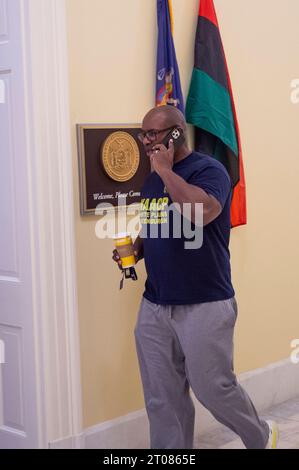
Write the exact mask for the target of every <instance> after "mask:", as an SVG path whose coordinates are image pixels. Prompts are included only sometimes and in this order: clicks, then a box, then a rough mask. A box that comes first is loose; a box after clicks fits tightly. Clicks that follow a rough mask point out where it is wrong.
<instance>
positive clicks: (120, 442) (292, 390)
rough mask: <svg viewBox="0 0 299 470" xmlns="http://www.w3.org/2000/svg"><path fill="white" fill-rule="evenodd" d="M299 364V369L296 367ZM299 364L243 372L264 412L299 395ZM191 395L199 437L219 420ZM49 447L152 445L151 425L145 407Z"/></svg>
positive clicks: (244, 381) (246, 386) (283, 363)
mask: <svg viewBox="0 0 299 470" xmlns="http://www.w3.org/2000/svg"><path fill="white" fill-rule="evenodd" d="M296 367H297V369H295V368H296ZM298 372H299V364H293V363H292V362H291V361H290V358H288V359H285V360H282V361H279V362H276V363H274V364H270V365H268V366H266V367H262V368H260V369H255V370H253V371H250V372H246V373H243V374H240V375H239V376H238V381H239V382H240V383H241V385H242V387H244V389H245V390H246V391H247V392H248V394H249V396H250V397H251V399H252V401H253V403H254V405H255V407H256V409H257V410H258V411H259V412H261V411H264V410H266V409H268V408H270V407H272V406H275V405H278V404H280V403H283V402H284V401H287V400H291V399H292V398H295V397H296V396H299V373H298ZM191 396H192V399H193V402H194V405H195V409H196V420H195V439H196V438H198V437H200V436H201V435H203V434H204V433H205V432H207V431H210V430H211V429H215V428H216V427H217V426H219V423H218V422H217V421H216V420H215V419H214V418H213V416H212V415H211V414H210V413H209V412H208V411H207V410H206V409H205V408H204V407H203V406H202V405H201V404H200V403H199V402H198V400H197V399H196V398H195V396H194V394H193V392H192V391H191ZM49 448H51V449H58V448H60V449H61V448H81V449H148V448H149V426H148V418H147V414H146V411H145V409H143V410H140V411H136V412H134V413H130V414H128V415H126V416H121V417H120V418H117V419H113V420H111V421H106V422H104V423H100V424H97V425H95V426H92V427H90V428H87V429H85V430H84V431H83V432H82V433H81V434H80V435H79V436H73V437H72V436H71V437H68V438H66V439H61V440H59V441H54V442H51V443H50V444H49Z"/></svg>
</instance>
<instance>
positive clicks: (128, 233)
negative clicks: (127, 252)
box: [112, 232, 131, 240]
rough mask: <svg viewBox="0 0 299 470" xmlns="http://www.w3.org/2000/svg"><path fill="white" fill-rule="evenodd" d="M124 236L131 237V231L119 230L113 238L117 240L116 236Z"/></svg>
mask: <svg viewBox="0 0 299 470" xmlns="http://www.w3.org/2000/svg"><path fill="white" fill-rule="evenodd" d="M125 237H131V232H120V233H117V234H116V235H113V237H112V238H113V240H117V239H118V238H125Z"/></svg>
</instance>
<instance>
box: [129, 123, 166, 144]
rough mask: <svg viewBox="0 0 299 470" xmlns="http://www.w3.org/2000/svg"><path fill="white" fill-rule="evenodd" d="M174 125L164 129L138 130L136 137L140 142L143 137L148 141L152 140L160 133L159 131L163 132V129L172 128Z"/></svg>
mask: <svg viewBox="0 0 299 470" xmlns="http://www.w3.org/2000/svg"><path fill="white" fill-rule="evenodd" d="M174 127H175V126H171V127H167V128H166V129H150V130H149V131H143V132H139V133H138V134H137V137H138V139H139V140H140V142H143V140H144V138H145V137H146V138H147V139H148V140H149V141H151V142H153V141H154V140H156V139H157V136H158V135H159V134H160V133H161V132H165V131H170V129H173V128H174Z"/></svg>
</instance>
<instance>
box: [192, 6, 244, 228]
mask: <svg viewBox="0 0 299 470" xmlns="http://www.w3.org/2000/svg"><path fill="white" fill-rule="evenodd" d="M186 119H187V122H189V123H190V124H193V125H194V126H195V150H197V151H201V152H204V153H208V154H209V155H211V156H212V157H214V158H216V159H217V160H219V161H221V162H222V163H223V165H224V166H225V167H226V169H227V171H228V173H229V175H230V177H231V180H232V183H233V197H232V203H231V226H232V227H236V226H238V225H244V224H246V222H247V218H246V187H245V177H244V168H243V160H242V149H241V141H240V133H239V126H238V120H237V114H236V110H235V105H234V99H233V93H232V86H231V81H230V77H229V72H228V67H227V63H226V58H225V53H224V49H223V45H222V40H221V36H220V31H219V26H218V21H217V16H216V11H215V7H214V3H213V0H200V7H199V16H198V24H197V31H196V39H195V64H194V69H193V73H192V79H191V85H190V90H189V94H188V98H187V103H186Z"/></svg>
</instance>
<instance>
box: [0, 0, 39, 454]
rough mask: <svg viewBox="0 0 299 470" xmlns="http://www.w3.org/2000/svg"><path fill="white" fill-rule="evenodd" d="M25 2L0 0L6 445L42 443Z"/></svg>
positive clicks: (0, 414)
mask: <svg viewBox="0 0 299 470" xmlns="http://www.w3.org/2000/svg"><path fill="white" fill-rule="evenodd" d="M21 18H22V15H21V6H20V0H0V340H2V345H3V343H4V347H5V363H4V364H0V448H28V447H31V448H32V447H37V446H38V432H37V430H38V427H37V405H36V402H37V400H36V373H35V371H36V366H35V349H34V348H35V346H34V338H35V336H34V325H33V314H32V311H33V309H32V277H31V262H32V253H31V251H30V230H29V197H28V188H29V184H28V181H29V180H28V173H27V164H26V161H27V158H30V156H28V155H27V152H26V135H25V130H24V129H25V119H26V114H25V103H24V96H25V93H24V86H25V85H24V76H25V74H24V65H26V64H24V63H23V55H22V54H23V50H22V47H23V42H22V31H23V30H22V28H23V26H22V21H21Z"/></svg>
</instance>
